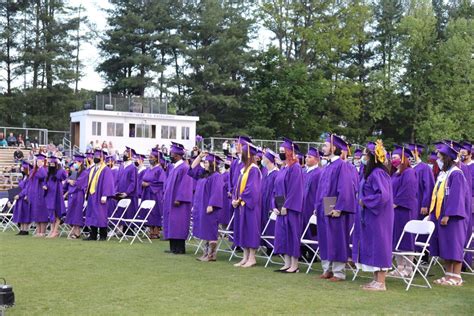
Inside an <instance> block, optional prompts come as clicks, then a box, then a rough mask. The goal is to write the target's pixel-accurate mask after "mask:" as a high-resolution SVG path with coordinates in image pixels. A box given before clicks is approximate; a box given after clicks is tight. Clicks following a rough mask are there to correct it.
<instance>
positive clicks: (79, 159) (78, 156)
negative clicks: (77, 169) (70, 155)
mask: <svg viewBox="0 0 474 316" xmlns="http://www.w3.org/2000/svg"><path fill="white" fill-rule="evenodd" d="M85 158H86V157H85V156H84V155H83V154H75V155H74V161H77V162H84V159H85Z"/></svg>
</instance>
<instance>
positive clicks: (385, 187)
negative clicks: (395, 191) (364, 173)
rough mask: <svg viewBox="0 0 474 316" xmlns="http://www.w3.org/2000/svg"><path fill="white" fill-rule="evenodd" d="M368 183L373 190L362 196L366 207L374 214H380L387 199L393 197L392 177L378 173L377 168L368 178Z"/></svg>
mask: <svg viewBox="0 0 474 316" xmlns="http://www.w3.org/2000/svg"><path fill="white" fill-rule="evenodd" d="M382 172H384V171H382ZM366 185H367V186H369V187H370V191H372V192H371V194H369V195H364V196H362V197H361V200H362V202H363V203H364V206H365V207H366V209H368V210H370V211H371V212H372V213H373V214H375V215H378V214H379V212H380V210H381V209H383V206H384V205H385V204H386V203H387V201H390V200H391V199H392V197H391V194H392V192H391V190H390V186H391V181H390V178H388V176H387V177H384V176H383V175H382V174H380V173H379V172H377V173H376V170H374V171H372V174H371V175H370V176H369V178H368V179H367V182H366Z"/></svg>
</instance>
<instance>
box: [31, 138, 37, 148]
mask: <svg viewBox="0 0 474 316" xmlns="http://www.w3.org/2000/svg"><path fill="white" fill-rule="evenodd" d="M31 145H32V147H33V148H39V141H38V136H35V138H33V141H32V142H31Z"/></svg>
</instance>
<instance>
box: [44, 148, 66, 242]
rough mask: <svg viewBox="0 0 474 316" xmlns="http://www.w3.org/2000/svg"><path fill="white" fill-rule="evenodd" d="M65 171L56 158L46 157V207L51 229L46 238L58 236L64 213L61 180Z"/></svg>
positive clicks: (63, 178)
mask: <svg viewBox="0 0 474 316" xmlns="http://www.w3.org/2000/svg"><path fill="white" fill-rule="evenodd" d="M66 178H67V174H66V171H65V170H64V169H63V168H62V167H61V164H60V163H59V160H58V158H56V157H50V158H49V159H48V175H47V176H46V183H45V187H44V188H45V190H46V197H45V199H46V208H47V209H48V212H49V220H50V222H51V231H50V233H49V235H48V237H47V238H57V237H59V231H58V230H59V224H60V222H61V218H62V217H63V216H64V214H65V213H66V207H65V205H64V195H63V181H64V180H66Z"/></svg>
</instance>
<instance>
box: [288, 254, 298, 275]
mask: <svg viewBox="0 0 474 316" xmlns="http://www.w3.org/2000/svg"><path fill="white" fill-rule="evenodd" d="M296 270H298V258H296V257H290V268H289V269H288V270H287V272H294V271H296Z"/></svg>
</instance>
